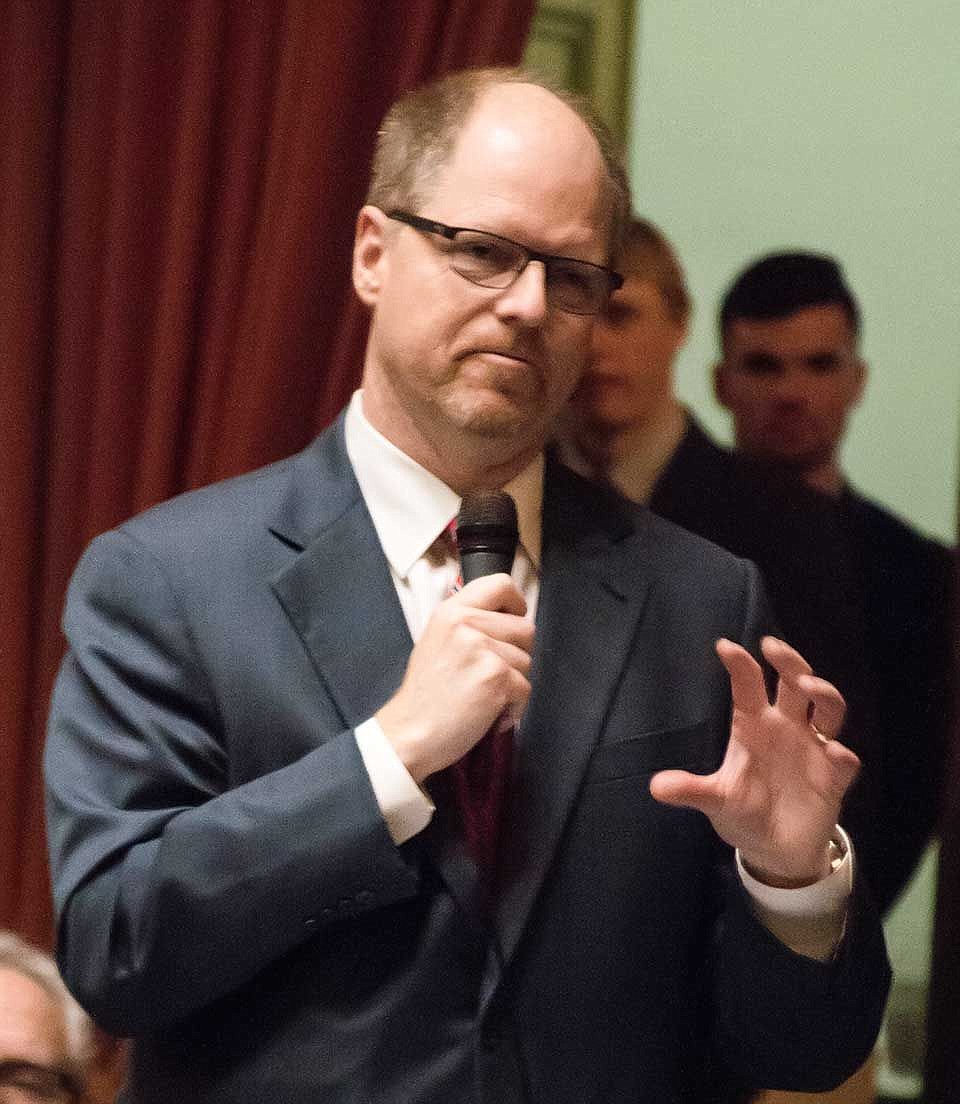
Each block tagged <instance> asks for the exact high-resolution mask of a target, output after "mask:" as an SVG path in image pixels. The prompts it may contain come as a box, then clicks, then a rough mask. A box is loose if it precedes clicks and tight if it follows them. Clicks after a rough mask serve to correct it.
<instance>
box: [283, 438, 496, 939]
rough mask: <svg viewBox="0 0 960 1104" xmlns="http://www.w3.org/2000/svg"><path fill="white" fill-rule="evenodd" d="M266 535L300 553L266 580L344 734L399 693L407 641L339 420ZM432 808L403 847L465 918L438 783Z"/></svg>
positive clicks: (463, 889) (472, 884)
mask: <svg viewBox="0 0 960 1104" xmlns="http://www.w3.org/2000/svg"><path fill="white" fill-rule="evenodd" d="M271 530H272V532H273V533H274V535H275V536H276V537H278V538H279V539H281V540H283V541H284V542H285V543H287V544H289V545H290V546H291V547H292V548H293V549H294V551H296V552H297V553H298V554H297V556H296V558H295V559H294V560H293V561H292V563H291V564H290V565H289V566H288V567H287V568H285V569H284V570H283V571H282V572H281V573H280V574H279V575H278V576H277V577H276V578H275V579H274V580H273V583H272V586H273V590H274V593H275V594H276V596H277V598H278V600H279V601H280V604H281V605H282V606H283V608H284V610H285V611H286V613H287V616H288V617H289V619H290V621H291V623H292V624H293V626H294V628H295V629H296V631H297V633H298V634H299V635H300V638H301V639H302V641H303V643H304V646H305V647H306V649H307V651H308V652H309V654H310V656H311V659H312V661H313V664H314V667H315V669H316V671H317V674H318V676H319V677H320V679H321V680H322V682H323V684H324V686H325V687H326V690H327V693H328V694H329V696H330V698H331V700H332V701H333V703H334V704H335V705H336V707H337V709H338V711H339V713H340V716H341V718H342V721H343V724H344V727H351V728H352V727H355V726H356V725H358V724H360V723H361V722H362V721H365V720H367V719H368V718H369V717H372V716H373V714H374V713H375V712H376V711H377V710H378V709H379V708H380V707H381V706H382V705H383V703H384V702H385V701H387V699H388V698H390V697H391V696H392V695H393V694H394V693H395V692H396V690H397V688H398V687H399V685H400V682H401V680H402V678H403V674H404V671H405V669H406V665H407V660H408V658H409V655H410V651H411V648H412V646H413V642H412V640H411V638H410V632H409V629H408V627H407V623H406V619H405V618H404V615H403V610H402V608H401V606H400V602H399V600H398V598H397V593H396V589H395V587H394V584H393V580H392V579H391V577H390V568H389V565H388V563H387V560H386V557H385V556H384V554H383V550H382V548H381V546H380V541H379V539H378V537H377V534H376V530H375V529H374V526H373V521H372V519H371V518H370V514H369V512H368V510H367V507H366V504H365V503H364V500H363V496H362V495H361V493H360V488H359V486H358V485H357V482H356V478H355V477H354V475H353V470H352V468H351V466H350V463H349V460H348V459H347V456H346V448H345V445H344V443H343V427H342V419H341V421H340V422H338V423H337V424H336V425H335V426H333V427H331V429H329V430H328V431H327V432H326V433H324V434H323V435H321V437H320V438H318V439H317V441H316V442H315V444H314V445H313V446H311V448H310V449H308V450H307V452H305V453H303V454H301V456H300V457H299V458H298V459H297V460H296V461H295V462H294V470H293V472H292V478H291V483H290V491H289V494H288V496H287V499H286V501H285V502H284V503H283V504H282V506H281V508H280V510H279V511H278V514H277V517H276V518H275V520H274V523H273V525H272V526H271ZM428 789H429V791H430V796H431V798H432V799H433V801H434V803H435V804H436V807H437V811H436V813H435V815H434V818H433V820H432V821H431V823H430V825H429V826H428V827H427V829H426V830H425V831H424V832H423V833H421V835H420V836H418V837H417V838H416V840H415V841H412V843H411V844H410V846H413V847H417V848H420V849H422V851H423V852H424V854H425V855H427V856H428V857H429V858H430V860H431V861H432V862H433V863H434V864H435V865H436V867H437V868H438V870H439V871H440V874H441V876H442V877H443V879H444V881H445V882H446V883H447V885H448V887H449V888H450V891H451V893H452V894H453V896H454V897H455V899H456V900H457V901H458V903H459V904H460V906H461V907H462V908H463V910H464V912H465V913H466V914H468V915H470V916H472V917H476V916H477V902H476V893H477V889H478V882H477V869H476V866H475V864H474V862H473V860H472V858H471V857H470V855H469V853H468V851H467V848H466V844H465V841H464V839H463V834H462V829H461V828H460V826H459V821H458V817H457V815H456V812H455V809H454V807H453V801H452V795H451V793H450V792H449V790H448V788H447V786H446V784H445V780H444V779H443V777H442V776H435V777H434V778H432V779H430V780H429V782H428Z"/></svg>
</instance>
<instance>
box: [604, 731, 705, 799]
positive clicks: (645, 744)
mask: <svg viewBox="0 0 960 1104" xmlns="http://www.w3.org/2000/svg"><path fill="white" fill-rule="evenodd" d="M721 753H722V749H721V750H718V747H717V739H716V728H715V727H714V726H713V725H711V724H710V722H708V721H700V722H698V723H697V724H694V725H689V726H687V727H685V728H675V729H667V730H663V731H658V732H642V733H638V734H637V735H635V736H630V737H628V738H627V739H621V740H617V741H616V742H614V743H604V744H600V745H599V747H597V749H596V751H594V753H593V756H592V757H591V759H590V764H589V766H588V768H587V774H586V779H585V781H586V783H587V785H591V784H593V783H597V782H615V781H617V780H618V779H620V778H631V777H633V776H634V775H643V774H654V773H655V772H656V771H659V770H672V769H677V770H686V771H692V772H694V773H695V774H704V773H708V772H710V771H712V770H715V769H716V768H717V766H719V763H720V757H721Z"/></svg>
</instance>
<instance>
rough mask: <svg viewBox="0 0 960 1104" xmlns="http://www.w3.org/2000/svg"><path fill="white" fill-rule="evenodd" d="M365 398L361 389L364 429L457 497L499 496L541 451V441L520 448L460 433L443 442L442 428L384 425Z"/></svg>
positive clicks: (394, 421) (397, 420) (510, 442)
mask: <svg viewBox="0 0 960 1104" xmlns="http://www.w3.org/2000/svg"><path fill="white" fill-rule="evenodd" d="M368 396H369V392H368V390H367V389H366V388H364V389H363V391H362V410H363V414H364V417H365V418H366V419H367V420H368V422H369V424H370V425H371V426H372V427H373V428H374V429H375V430H376V431H377V432H378V433H379V434H381V436H383V437H385V438H386V439H387V440H388V441H389V442H390V443H391V444H392V445H394V447H396V448H398V449H399V450H400V451H401V452H403V453H405V454H406V455H407V456H409V457H410V459H411V460H415V461H416V462H417V463H418V464H419V465H420V466H421V467H423V468H426V470H427V471H429V472H430V473H431V474H432V475H435V476H436V477H437V479H439V480H441V481H442V482H443V483H445V484H446V486H448V487H449V488H450V489H451V490H453V491H456V493H457V494H458V495H461V496H463V495H465V494H468V493H470V492H472V491H487V490H499V489H500V488H501V487H503V486H505V485H506V484H507V483H509V482H510V480H511V479H514V478H516V476H518V475H519V474H520V472H522V471H523V470H524V469H525V468H526V467H527V466H528V465H529V464H530V463H531V461H532V460H533V459H534V457H536V456H537V454H538V453H540V452H542V450H543V442H542V441H534V442H532V443H531V444H524V443H522V442H519V443H518V442H517V441H516V440H513V439H510V438H509V437H507V436H506V435H505V436H504V437H500V438H498V437H495V436H487V435H482V434H477V433H470V432H469V431H466V430H463V431H459V430H458V431H457V432H455V433H451V434H449V435H446V436H445V435H444V434H443V428H442V427H434V429H433V431H432V433H431V434H429V435H428V434H425V433H421V432H419V431H418V428H417V426H415V425H413V424H412V423H408V422H407V421H405V420H404V419H403V418H393V419H389V420H388V422H385V421H384V419H382V418H380V417H378V409H377V404H376V401H375V399H374V401H369V398H372V396H370V397H369V398H368ZM394 409H396V407H395V408H394ZM448 437H449V439H448Z"/></svg>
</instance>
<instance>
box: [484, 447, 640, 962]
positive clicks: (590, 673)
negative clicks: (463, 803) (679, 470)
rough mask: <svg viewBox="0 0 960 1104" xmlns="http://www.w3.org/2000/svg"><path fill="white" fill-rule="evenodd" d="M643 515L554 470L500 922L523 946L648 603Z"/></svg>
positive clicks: (510, 939)
mask: <svg viewBox="0 0 960 1104" xmlns="http://www.w3.org/2000/svg"><path fill="white" fill-rule="evenodd" d="M641 517H642V515H641V514H636V513H632V512H629V509H628V508H627V507H625V506H624V504H623V502H622V500H621V499H620V498H619V497H618V496H616V495H614V494H612V493H608V492H606V491H603V490H600V489H598V488H596V487H594V486H592V485H589V484H586V483H585V482H584V481H582V480H580V479H579V477H577V476H574V475H573V474H572V473H570V472H568V471H566V469H563V468H561V467H559V466H558V465H555V464H552V463H551V464H550V465H548V475H547V484H546V494H545V499H544V541H543V545H544V562H543V583H542V587H541V591H540V600H539V606H538V614H537V634H536V645H535V651H534V663H533V671H532V676H531V681H532V684H533V692H532V694H531V697H530V701H529V703H528V707H527V710H526V712H525V714H524V717H523V721H522V723H521V726H520V731H519V733H518V740H517V753H516V756H515V761H514V771H513V777H512V779H511V786H510V796H509V799H508V808H507V817H506V820H505V823H504V835H505V845H504V849H503V854H502V864H501V868H502V876H503V877H502V885H501V890H500V893H499V895H498V900H497V907H496V915H495V923H496V928H497V933H498V936H499V940H500V944H501V948H502V951H503V955H504V959H505V960H506V959H509V958H510V957H511V956H512V954H513V953H514V951H515V949H516V946H517V942H518V941H519V938H520V935H521V934H522V931H523V928H524V926H525V924H526V922H527V919H528V917H529V914H530V910H531V908H532V907H533V904H534V901H535V899H536V896H537V893H538V891H539V889H540V886H541V885H542V883H543V880H544V878H545V876H546V874H547V871H548V869H549V866H550V863H551V860H552V858H553V855H554V853H555V851H556V849H557V846H558V843H559V841H560V838H561V835H562V833H563V829H564V825H565V823H566V821H567V818H568V816H569V814H570V811H571V808H572V806H573V804H574V802H575V801H576V797H577V793H578V790H579V787H580V783H581V781H582V778H583V774H584V771H585V770H586V766H587V763H588V761H589V759H590V755H591V753H592V751H593V749H594V747H595V746H596V744H597V741H598V740H599V738H600V735H601V732H602V729H603V723H604V717H605V716H606V713H607V709H608V706H609V703H610V699H611V697H612V695H613V693H614V691H615V688H616V685H617V682H618V680H619V676H620V671H621V669H622V667H623V664H624V663H625V661H626V659H627V656H628V654H629V651H630V646H631V641H632V640H633V638H634V635H635V633H636V629H637V623H638V621H639V618H640V615H641V611H642V609H643V605H644V602H645V599H646V591H647V585H648V584H647V581H646V574H647V573H646V572H644V571H643V569H642V555H641V552H640V549H641V548H642V546H643V544H644V543H645V542H644V539H643V535H642V532H640V531H639V530H638V524H637V521H638V518H641Z"/></svg>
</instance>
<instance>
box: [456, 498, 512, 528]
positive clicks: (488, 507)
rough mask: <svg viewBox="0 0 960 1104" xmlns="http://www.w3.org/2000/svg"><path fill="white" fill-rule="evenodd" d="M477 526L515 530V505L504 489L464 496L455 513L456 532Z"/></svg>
mask: <svg viewBox="0 0 960 1104" xmlns="http://www.w3.org/2000/svg"><path fill="white" fill-rule="evenodd" d="M477 526H481V527H483V528H484V529H487V528H491V527H492V528H494V529H505V530H508V531H512V532H514V533H515V532H517V506H516V503H515V502H514V501H513V499H512V498H511V497H510V495H508V494H507V492H506V491H478V492H476V493H474V494H468V495H465V496H464V499H463V502H462V503H461V504H460V513H459V514H458V515H457V534H458V536H459V534H460V532H461V531H462V530H463V529H465V528H466V529H470V528H474V527H477Z"/></svg>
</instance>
